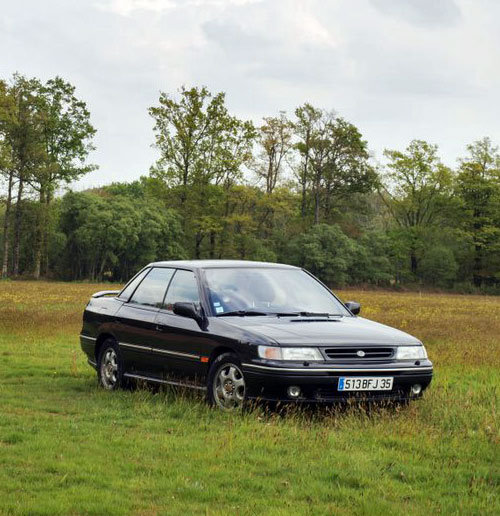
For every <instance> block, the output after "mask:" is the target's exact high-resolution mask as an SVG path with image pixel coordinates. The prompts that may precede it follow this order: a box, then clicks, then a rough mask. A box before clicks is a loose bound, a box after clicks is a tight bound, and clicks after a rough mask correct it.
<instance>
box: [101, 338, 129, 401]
mask: <svg viewBox="0 0 500 516" xmlns="http://www.w3.org/2000/svg"><path fill="white" fill-rule="evenodd" d="M123 373H124V370H123V357H122V354H121V351H120V348H119V346H118V344H117V343H116V342H115V341H114V340H113V339H106V340H105V341H104V343H103V345H102V346H101V349H100V351H99V357H98V359H97V381H98V382H99V385H100V386H101V387H102V388H103V389H106V390H108V391H115V390H116V389H120V388H122V387H124V386H125V378H124V377H123Z"/></svg>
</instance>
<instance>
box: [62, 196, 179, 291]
mask: <svg viewBox="0 0 500 516" xmlns="http://www.w3.org/2000/svg"><path fill="white" fill-rule="evenodd" d="M59 230H60V232H61V233H62V234H63V235H64V236H65V242H66V244H65V246H64V248H63V249H62V250H61V252H60V259H59V263H60V264H61V270H60V273H61V274H62V275H63V276H65V277H73V278H77V279H83V278H89V279H93V280H96V279H103V278H104V277H106V278H109V279H111V278H112V279H117V280H122V281H123V280H125V279H127V278H129V277H130V276H132V275H133V274H134V272H135V271H137V270H138V269H139V268H141V267H142V266H144V264H146V263H148V262H152V261H155V260H168V259H182V258H185V257H186V254H185V251H184V249H183V247H182V231H181V227H180V221H179V218H178V216H177V214H176V213H175V212H174V211H173V210H169V209H162V208H161V206H160V205H159V204H158V203H156V202H150V203H148V205H147V206H146V207H144V206H143V204H142V203H141V202H140V201H139V200H137V199H134V198H130V197H126V196H122V195H117V196H107V197H101V196H96V195H93V194H89V193H73V192H69V193H67V194H66V195H65V196H64V197H63V199H62V202H61V215H60V225H59Z"/></svg>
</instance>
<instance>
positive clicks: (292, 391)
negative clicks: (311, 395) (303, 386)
mask: <svg viewBox="0 0 500 516" xmlns="http://www.w3.org/2000/svg"><path fill="white" fill-rule="evenodd" d="M287 392H288V396H290V398H294V399H296V398H298V397H299V396H300V387H297V386H296V385H291V386H290V387H288V390H287Z"/></svg>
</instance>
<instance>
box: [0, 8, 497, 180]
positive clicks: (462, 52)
mask: <svg viewBox="0 0 500 516" xmlns="http://www.w3.org/2000/svg"><path fill="white" fill-rule="evenodd" d="M499 26H500V2H499V1H498V0H316V1H314V0H60V1H56V0H43V1H41V0H16V1H14V0H11V1H8V0H3V1H2V5H1V16H0V49H1V51H0V73H1V77H2V78H8V77H9V76H11V75H12V73H13V72H15V71H19V72H21V73H23V74H25V75H28V76H37V77H40V78H42V79H44V80H45V79H48V78H49V77H52V76H55V75H61V76H62V77H63V78H65V79H66V80H68V81H70V82H71V83H72V84H74V85H75V86H76V88H77V95H78V96H80V97H81V98H82V99H84V100H85V101H86V102H87V104H88V106H89V109H90V111H91V115H92V122H93V124H94V125H95V127H96V128H97V130H98V133H97V136H96V139H95V144H96V146H97V150H96V151H95V152H94V153H93V154H92V156H91V161H92V162H93V163H96V164H98V165H99V167H100V168H99V170H98V171H96V172H93V173H91V174H89V175H88V176H86V177H85V178H84V179H83V180H81V181H80V183H79V185H78V188H82V187H87V186H97V185H102V184H106V183H109V182H111V181H123V180H127V181H128V180H133V179H135V178H138V177H139V176H140V175H143V174H146V173H147V172H148V170H149V167H150V165H151V164H152V163H153V162H154V161H155V159H156V151H155V150H154V149H152V148H151V143H152V142H153V132H152V120H151V119H150V117H149V116H148V114H147V108H148V107H149V106H151V105H154V104H155V103H156V102H157V99H158V95H159V91H160V90H162V91H166V92H170V93H175V92H176V90H177V89H178V88H179V86H181V85H183V84H184V85H186V86H192V85H206V86H208V88H209V89H210V90H211V91H212V92H217V91H225V92H226V93H227V104H228V106H229V109H230V110H231V111H232V113H233V114H235V115H237V116H239V117H241V118H250V119H252V120H254V121H255V122H257V123H258V121H259V119H260V118H261V117H262V116H269V115H273V114H276V113H277V112H278V111H279V110H285V111H287V112H288V113H289V114H292V113H293V110H294V109H295V107H296V106H298V105H300V104H302V103H304V102H305V101H308V102H311V103H312V104H314V105H316V106H318V107H323V108H327V109H335V110H336V111H337V113H339V114H340V115H342V116H344V117H345V118H346V119H348V120H349V121H351V122H353V123H354V124H356V125H357V126H358V127H359V129H360V130H361V132H362V134H363V136H364V137H365V138H366V139H367V140H368V144H369V147H370V149H371V151H372V153H373V155H374V157H375V159H377V158H379V159H380V158H381V154H382V151H383V149H384V148H387V147H388V148H404V147H405V146H406V145H407V144H408V142H409V141H410V140H411V139H413V138H421V139H426V140H428V141H430V142H433V143H436V144H438V145H439V147H440V150H441V156H442V158H443V161H444V162H445V163H447V164H449V165H454V164H455V162H456V158H457V156H460V155H462V154H463V153H464V148H465V145H466V144H467V143H469V142H471V141H473V140H475V139H478V138H481V137H482V136H486V135H488V136H490V137H491V138H492V139H493V140H494V141H495V142H496V143H500V123H499V120H500V103H499V95H500V66H499V65H500V30H499Z"/></svg>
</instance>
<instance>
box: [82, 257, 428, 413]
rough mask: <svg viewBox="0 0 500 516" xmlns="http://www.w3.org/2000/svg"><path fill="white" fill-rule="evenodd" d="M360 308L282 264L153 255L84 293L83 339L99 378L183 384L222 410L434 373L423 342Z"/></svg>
mask: <svg viewBox="0 0 500 516" xmlns="http://www.w3.org/2000/svg"><path fill="white" fill-rule="evenodd" d="M359 311H360V305H359V304H358V303H355V302H347V303H342V302H341V301H340V300H339V299H338V298H337V297H336V296H335V295H334V294H333V293H332V292H331V291H330V290H329V289H328V288H327V287H326V286H325V285H324V284H322V283H321V282H320V281H319V280H318V279H316V278H315V277H314V276H312V275H311V274H310V273H308V272H307V271H305V270H303V269H300V268H298V267H293V266H290V265H281V264H272V263H262V262H248V261H225V260H204V261H171V262H157V263H151V264H149V265H148V266H147V267H145V268H144V269H143V270H141V271H140V272H139V273H138V274H137V275H136V276H134V278H132V279H131V280H130V281H129V283H128V284H127V285H126V286H125V288H123V289H122V290H121V291H104V292H98V293H96V294H94V295H93V296H92V298H91V299H90V301H89V303H88V305H87V307H86V309H85V312H84V315H83V328H82V332H81V335H80V342H81V346H82V349H83V351H84V352H85V353H86V355H87V357H88V361H89V363H90V364H91V365H92V366H93V367H95V368H96V370H97V376H98V379H99V383H100V384H101V385H102V386H103V387H104V388H106V389H116V388H118V387H120V386H123V385H124V384H125V383H127V382H128V381H129V380H131V379H135V380H146V381H151V382H158V383H165V384H172V385H182V386H188V387H193V388H196V389H203V390H206V391H207V398H208V400H209V402H210V403H212V404H214V405H216V406H218V407H219V408H221V409H224V410H232V409H235V408H238V407H240V406H241V405H242V404H243V402H244V400H247V399H262V400H270V401H271V400H272V401H307V402H311V401H312V402H314V401H325V402H333V401H346V400H349V399H352V398H355V399H367V398H368V399H392V400H406V399H409V398H412V397H413V398H417V397H419V396H421V394H422V392H423V391H424V390H425V388H426V387H427V386H428V385H429V383H430V381H431V379H432V363H431V362H430V361H429V360H428V358H427V353H426V351H425V348H424V346H423V345H422V343H421V342H420V341H419V340H417V339H416V338H415V337H412V336H411V335H408V334H407V333H403V332H402V331H399V330H396V329H394V328H390V327H388V326H384V325H383V324H379V323H376V322H373V321H369V320H367V319H363V318H361V317H358V313H359Z"/></svg>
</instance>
